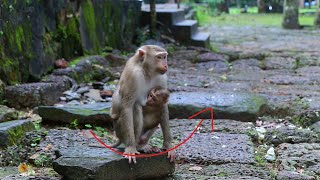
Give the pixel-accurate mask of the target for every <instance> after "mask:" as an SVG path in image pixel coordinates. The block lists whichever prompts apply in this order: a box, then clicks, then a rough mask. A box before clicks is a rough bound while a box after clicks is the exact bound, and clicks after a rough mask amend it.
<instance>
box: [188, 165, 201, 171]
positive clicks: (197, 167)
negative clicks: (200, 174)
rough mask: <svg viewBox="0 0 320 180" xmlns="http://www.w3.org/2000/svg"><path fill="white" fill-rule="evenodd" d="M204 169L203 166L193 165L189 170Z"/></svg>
mask: <svg viewBox="0 0 320 180" xmlns="http://www.w3.org/2000/svg"><path fill="white" fill-rule="evenodd" d="M200 170H202V167H200V166H192V167H190V168H189V171H200Z"/></svg>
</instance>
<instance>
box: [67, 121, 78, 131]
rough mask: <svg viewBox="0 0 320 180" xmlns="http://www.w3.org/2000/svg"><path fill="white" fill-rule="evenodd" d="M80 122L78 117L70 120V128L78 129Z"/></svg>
mask: <svg viewBox="0 0 320 180" xmlns="http://www.w3.org/2000/svg"><path fill="white" fill-rule="evenodd" d="M78 126H79V123H78V119H75V120H73V121H72V122H70V124H69V125H68V127H69V128H70V129H78Z"/></svg>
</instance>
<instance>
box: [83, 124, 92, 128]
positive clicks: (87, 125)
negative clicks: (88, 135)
mask: <svg viewBox="0 0 320 180" xmlns="http://www.w3.org/2000/svg"><path fill="white" fill-rule="evenodd" d="M84 127H85V128H88V129H91V128H92V126H91V124H85V125H84Z"/></svg>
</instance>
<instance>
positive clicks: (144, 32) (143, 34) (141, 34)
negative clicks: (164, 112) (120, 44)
mask: <svg viewBox="0 0 320 180" xmlns="http://www.w3.org/2000/svg"><path fill="white" fill-rule="evenodd" d="M136 35H137V38H136V40H135V43H136V44H137V45H140V44H141V43H143V42H145V41H146V40H148V39H149V38H150V33H149V26H145V27H143V28H138V29H137V30H136Z"/></svg>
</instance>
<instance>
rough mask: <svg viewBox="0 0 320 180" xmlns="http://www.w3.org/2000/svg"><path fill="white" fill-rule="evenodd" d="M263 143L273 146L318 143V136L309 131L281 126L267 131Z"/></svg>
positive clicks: (319, 140) (319, 139)
mask: <svg viewBox="0 0 320 180" xmlns="http://www.w3.org/2000/svg"><path fill="white" fill-rule="evenodd" d="M265 141H266V142H268V143H271V144H274V145H279V144H282V143H292V144H294V143H295V144H297V143H311V142H320V138H319V135H318V134H316V133H314V132H313V131H311V130H310V129H304V128H298V127H295V126H292V127H291V126H281V127H277V128H272V129H267V132H266V133H265Z"/></svg>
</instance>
